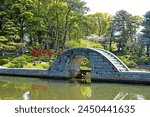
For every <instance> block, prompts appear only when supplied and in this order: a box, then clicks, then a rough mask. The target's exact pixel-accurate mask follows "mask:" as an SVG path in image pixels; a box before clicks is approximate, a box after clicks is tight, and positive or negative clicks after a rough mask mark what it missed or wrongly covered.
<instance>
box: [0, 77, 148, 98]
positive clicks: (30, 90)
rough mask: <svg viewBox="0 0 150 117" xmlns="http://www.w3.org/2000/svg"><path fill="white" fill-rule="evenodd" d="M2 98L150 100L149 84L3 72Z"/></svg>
mask: <svg viewBox="0 0 150 117" xmlns="http://www.w3.org/2000/svg"><path fill="white" fill-rule="evenodd" d="M0 99H1V100H22V99H30V100H149V99H150V86H148V85H139V84H137V85H135V84H134V85H132V84H117V83H91V84H83V83H78V82H74V83H70V82H69V81H68V80H52V79H42V78H41V79H39V78H26V77H14V76H9V77H8V76H0Z"/></svg>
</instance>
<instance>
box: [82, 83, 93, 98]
mask: <svg viewBox="0 0 150 117" xmlns="http://www.w3.org/2000/svg"><path fill="white" fill-rule="evenodd" d="M80 91H81V94H82V95H83V96H84V97H87V98H90V97H91V96H92V88H91V85H87V84H81V85H80Z"/></svg>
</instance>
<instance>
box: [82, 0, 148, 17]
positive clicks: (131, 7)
mask: <svg viewBox="0 0 150 117" xmlns="http://www.w3.org/2000/svg"><path fill="white" fill-rule="evenodd" d="M82 1H85V2H87V6H88V7H89V8H90V12H89V14H93V13H96V12H107V13H110V14H112V15H115V13H116V11H119V10H126V11H128V12H129V13H131V14H132V15H140V16H143V15H144V14H145V13H146V12H147V11H150V0H82Z"/></svg>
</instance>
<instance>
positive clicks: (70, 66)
mask: <svg viewBox="0 0 150 117" xmlns="http://www.w3.org/2000/svg"><path fill="white" fill-rule="evenodd" d="M84 58H87V59H88V60H89V62H90V64H91V75H92V78H99V77H102V76H104V75H105V74H111V73H114V72H122V71H129V68H128V67H127V66H126V65H125V64H124V63H123V62H122V61H121V60H120V59H119V58H118V57H116V56H115V55H114V54H112V53H111V52H109V51H106V50H102V49H95V48H73V49H69V50H66V51H64V52H63V53H62V54H61V55H60V56H59V57H58V58H57V59H56V60H55V61H54V63H53V64H52V66H51V67H50V68H49V74H51V76H54V77H76V76H77V75H78V74H79V72H80V65H81V62H82V60H83V59H84Z"/></svg>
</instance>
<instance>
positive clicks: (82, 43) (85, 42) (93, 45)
mask: <svg viewBox="0 0 150 117" xmlns="http://www.w3.org/2000/svg"><path fill="white" fill-rule="evenodd" d="M66 47H68V48H75V47H91V48H103V47H102V46H101V44H99V43H96V42H91V41H88V40H85V39H80V40H78V41H75V40H70V41H68V42H67V44H66Z"/></svg>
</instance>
